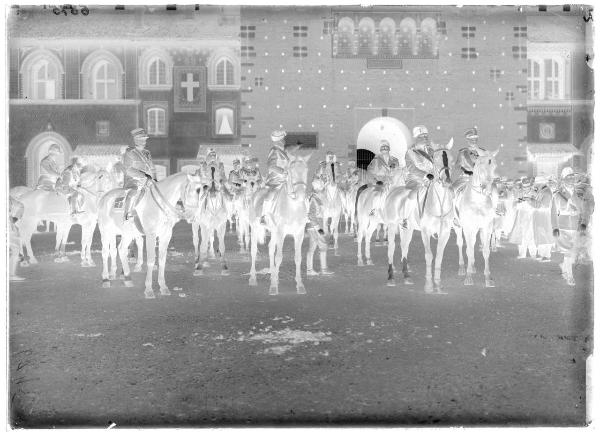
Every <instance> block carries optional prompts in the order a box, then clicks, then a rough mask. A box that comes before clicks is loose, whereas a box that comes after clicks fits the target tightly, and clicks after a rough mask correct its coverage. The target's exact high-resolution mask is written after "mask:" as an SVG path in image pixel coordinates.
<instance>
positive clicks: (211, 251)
mask: <svg viewBox="0 0 600 432" xmlns="http://www.w3.org/2000/svg"><path fill="white" fill-rule="evenodd" d="M207 231H209V235H208V257H209V258H210V259H215V258H216V255H215V232H214V230H212V229H211V230H207Z"/></svg>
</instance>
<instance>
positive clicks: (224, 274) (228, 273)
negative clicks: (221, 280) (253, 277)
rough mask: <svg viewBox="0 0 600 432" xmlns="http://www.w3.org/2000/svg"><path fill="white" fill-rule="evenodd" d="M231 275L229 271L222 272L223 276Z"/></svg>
mask: <svg viewBox="0 0 600 432" xmlns="http://www.w3.org/2000/svg"><path fill="white" fill-rule="evenodd" d="M230 274H231V273H230V272H229V270H221V276H229V275H230Z"/></svg>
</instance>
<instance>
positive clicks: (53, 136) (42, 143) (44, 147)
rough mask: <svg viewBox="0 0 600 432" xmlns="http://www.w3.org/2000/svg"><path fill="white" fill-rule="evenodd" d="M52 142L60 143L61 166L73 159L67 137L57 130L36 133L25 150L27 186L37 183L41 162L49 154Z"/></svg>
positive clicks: (59, 160)
mask: <svg viewBox="0 0 600 432" xmlns="http://www.w3.org/2000/svg"><path fill="white" fill-rule="evenodd" d="M52 144H58V146H59V147H60V148H61V150H62V153H61V154H60V155H59V156H58V158H57V159H58V160H57V163H58V165H59V167H62V168H64V167H65V166H66V164H67V163H68V161H70V160H71V154H72V153H73V150H72V148H71V145H70V144H69V142H68V141H67V140H66V138H65V137H63V136H62V135H60V134H58V133H56V132H42V133H40V134H39V135H36V136H35V137H34V138H33V139H32V140H31V141H30V142H29V145H28V146H27V149H26V150H25V159H26V160H27V162H26V167H27V168H26V169H27V186H29V187H34V186H35V185H36V184H37V181H38V178H39V176H40V174H41V170H40V163H41V161H42V159H43V158H44V157H46V156H47V155H48V149H49V148H50V146H51V145H52Z"/></svg>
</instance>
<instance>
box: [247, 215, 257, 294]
mask: <svg viewBox="0 0 600 432" xmlns="http://www.w3.org/2000/svg"><path fill="white" fill-rule="evenodd" d="M257 252H258V239H257V236H256V226H253V227H252V236H251V237H250V279H249V280H248V285H250V286H256V285H257V282H256V253H257Z"/></svg>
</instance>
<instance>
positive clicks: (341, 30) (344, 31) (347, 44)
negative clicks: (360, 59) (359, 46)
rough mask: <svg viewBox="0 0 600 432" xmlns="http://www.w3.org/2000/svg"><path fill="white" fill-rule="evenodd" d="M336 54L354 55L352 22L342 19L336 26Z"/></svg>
mask: <svg viewBox="0 0 600 432" xmlns="http://www.w3.org/2000/svg"><path fill="white" fill-rule="evenodd" d="M337 54H338V55H340V56H351V55H354V21H352V19H351V18H348V17H344V18H342V19H341V20H340V21H339V22H338V26H337Z"/></svg>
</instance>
